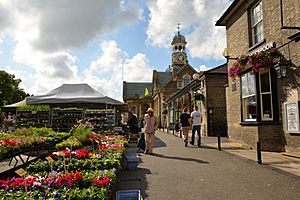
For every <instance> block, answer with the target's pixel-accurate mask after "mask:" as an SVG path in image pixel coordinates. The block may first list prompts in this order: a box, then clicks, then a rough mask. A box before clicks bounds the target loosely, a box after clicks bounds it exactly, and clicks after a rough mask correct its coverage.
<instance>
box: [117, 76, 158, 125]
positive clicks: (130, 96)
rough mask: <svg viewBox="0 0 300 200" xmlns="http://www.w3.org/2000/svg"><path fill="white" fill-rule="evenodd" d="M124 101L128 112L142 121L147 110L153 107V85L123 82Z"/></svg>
mask: <svg viewBox="0 0 300 200" xmlns="http://www.w3.org/2000/svg"><path fill="white" fill-rule="evenodd" d="M123 100H124V102H125V103H127V105H128V110H129V111H131V112H133V113H134V114H136V116H137V117H138V118H139V119H141V118H143V117H144V115H145V113H146V111H147V109H148V108H149V107H152V106H153V104H152V83H150V82H149V83H147V82H144V83H142V82H126V81H123Z"/></svg>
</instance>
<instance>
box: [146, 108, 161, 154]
mask: <svg viewBox="0 0 300 200" xmlns="http://www.w3.org/2000/svg"><path fill="white" fill-rule="evenodd" d="M157 128H158V121H157V117H156V116H155V115H154V114H153V108H148V110H147V114H146V115H145V117H144V129H145V141H146V149H145V154H150V155H153V144H154V139H155V131H156V130H157Z"/></svg>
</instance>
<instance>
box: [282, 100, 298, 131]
mask: <svg viewBox="0 0 300 200" xmlns="http://www.w3.org/2000/svg"><path fill="white" fill-rule="evenodd" d="M284 108H285V121H286V130H287V132H288V133H300V121H299V105H298V102H286V103H284Z"/></svg>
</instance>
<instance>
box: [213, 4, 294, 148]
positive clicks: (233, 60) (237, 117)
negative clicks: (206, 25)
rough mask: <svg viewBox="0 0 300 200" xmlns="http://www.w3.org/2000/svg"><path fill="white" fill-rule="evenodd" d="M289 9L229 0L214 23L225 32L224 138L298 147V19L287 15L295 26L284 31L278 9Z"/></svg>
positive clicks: (247, 143)
mask: <svg viewBox="0 0 300 200" xmlns="http://www.w3.org/2000/svg"><path fill="white" fill-rule="evenodd" d="M281 6H283V7H281ZM270 8H272V9H270ZM288 8H289V9H291V10H293V9H294V8H293V7H292V5H289V4H283V5H280V4H279V2H277V1H276V2H274V1H270V0H260V1H251V2H250V3H249V2H248V3H247V2H246V1H234V2H233V3H232V5H231V6H229V8H228V9H227V10H226V11H225V13H224V14H223V15H222V16H221V18H220V19H219V20H218V21H217V24H216V25H217V26H226V34H227V48H226V49H225V50H224V56H225V57H226V58H227V62H228V79H229V80H228V83H229V84H228V87H226V99H227V126H228V133H229V138H230V139H231V140H234V141H238V142H240V143H242V144H244V145H245V146H247V147H250V148H256V144H257V142H260V143H261V146H262V150H265V151H277V152H280V151H294V150H300V134H299V133H300V132H299V106H298V105H299V100H300V93H299V92H300V69H299V64H300V53H299V52H300V45H299V42H298V41H299V39H300V33H299V30H300V28H297V27H300V24H299V22H300V17H299V15H296V14H295V13H293V12H291V13H288V14H287V15H289V17H292V18H293V19H295V20H296V19H297V20H296V21H297V24H293V26H292V24H289V25H290V26H289V27H290V28H288V29H285V28H284V26H282V24H281V23H280V22H282V21H281V20H280V13H281V12H280V10H281V9H283V10H284V9H288ZM287 15H286V16H287ZM281 17H282V16H281ZM270 21H272V23H267V22H270ZM285 27H288V26H285Z"/></svg>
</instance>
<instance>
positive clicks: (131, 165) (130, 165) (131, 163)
mask: <svg viewBox="0 0 300 200" xmlns="http://www.w3.org/2000/svg"><path fill="white" fill-rule="evenodd" d="M138 164H139V162H138V161H127V169H128V170H129V171H136V170H137V166H138Z"/></svg>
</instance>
